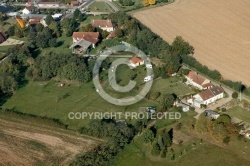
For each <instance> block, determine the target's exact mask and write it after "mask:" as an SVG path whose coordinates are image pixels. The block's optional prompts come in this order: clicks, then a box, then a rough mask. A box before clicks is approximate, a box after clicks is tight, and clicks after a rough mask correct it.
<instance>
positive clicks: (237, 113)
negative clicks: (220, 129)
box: [225, 106, 250, 123]
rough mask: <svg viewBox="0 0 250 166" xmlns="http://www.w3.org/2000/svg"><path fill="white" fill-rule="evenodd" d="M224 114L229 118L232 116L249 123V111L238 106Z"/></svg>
mask: <svg viewBox="0 0 250 166" xmlns="http://www.w3.org/2000/svg"><path fill="white" fill-rule="evenodd" d="M225 113H226V114H228V115H229V116H233V117H236V118H238V119H241V120H243V121H246V122H249V123H250V111H247V110H245V109H244V108H242V107H240V106H236V107H233V108H230V109H229V110H227V111H226V112H225Z"/></svg>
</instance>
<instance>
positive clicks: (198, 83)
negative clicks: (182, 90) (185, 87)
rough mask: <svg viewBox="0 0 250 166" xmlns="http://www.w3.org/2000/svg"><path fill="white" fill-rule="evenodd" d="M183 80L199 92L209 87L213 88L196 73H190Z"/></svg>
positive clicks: (209, 82) (208, 81)
mask: <svg viewBox="0 0 250 166" xmlns="http://www.w3.org/2000/svg"><path fill="white" fill-rule="evenodd" d="M185 78H186V79H187V82H186V83H187V84H189V85H192V86H195V87H197V88H198V89H200V90H203V89H208V88H209V87H211V86H213V85H212V84H211V81H210V80H208V79H206V78H204V77H202V76H200V75H198V73H196V72H194V71H190V72H189V73H188V75H186V76H185Z"/></svg>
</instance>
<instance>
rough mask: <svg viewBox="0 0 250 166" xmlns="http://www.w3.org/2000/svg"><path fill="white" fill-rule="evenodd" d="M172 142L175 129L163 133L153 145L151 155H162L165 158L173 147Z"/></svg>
mask: <svg viewBox="0 0 250 166" xmlns="http://www.w3.org/2000/svg"><path fill="white" fill-rule="evenodd" d="M172 141H173V129H170V130H169V131H167V130H163V131H161V133H160V134H159V136H158V138H157V140H156V141H155V142H154V143H153V145H152V149H151V154H152V155H154V156H159V155H160V154H161V157H162V158H165V157H166V154H167V149H168V148H169V147H170V146H171V145H172Z"/></svg>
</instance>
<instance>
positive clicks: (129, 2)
mask: <svg viewBox="0 0 250 166" xmlns="http://www.w3.org/2000/svg"><path fill="white" fill-rule="evenodd" d="M119 3H120V4H121V5H122V6H132V5H134V3H135V2H133V1H132V0H119Z"/></svg>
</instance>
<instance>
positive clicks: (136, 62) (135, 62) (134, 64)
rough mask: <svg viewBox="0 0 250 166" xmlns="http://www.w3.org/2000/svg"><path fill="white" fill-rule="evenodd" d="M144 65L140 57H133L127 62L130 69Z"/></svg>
mask: <svg viewBox="0 0 250 166" xmlns="http://www.w3.org/2000/svg"><path fill="white" fill-rule="evenodd" d="M143 64H144V60H143V59H142V58H140V57H136V56H133V57H132V58H131V59H130V60H129V65H130V66H132V67H137V66H140V65H143Z"/></svg>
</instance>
